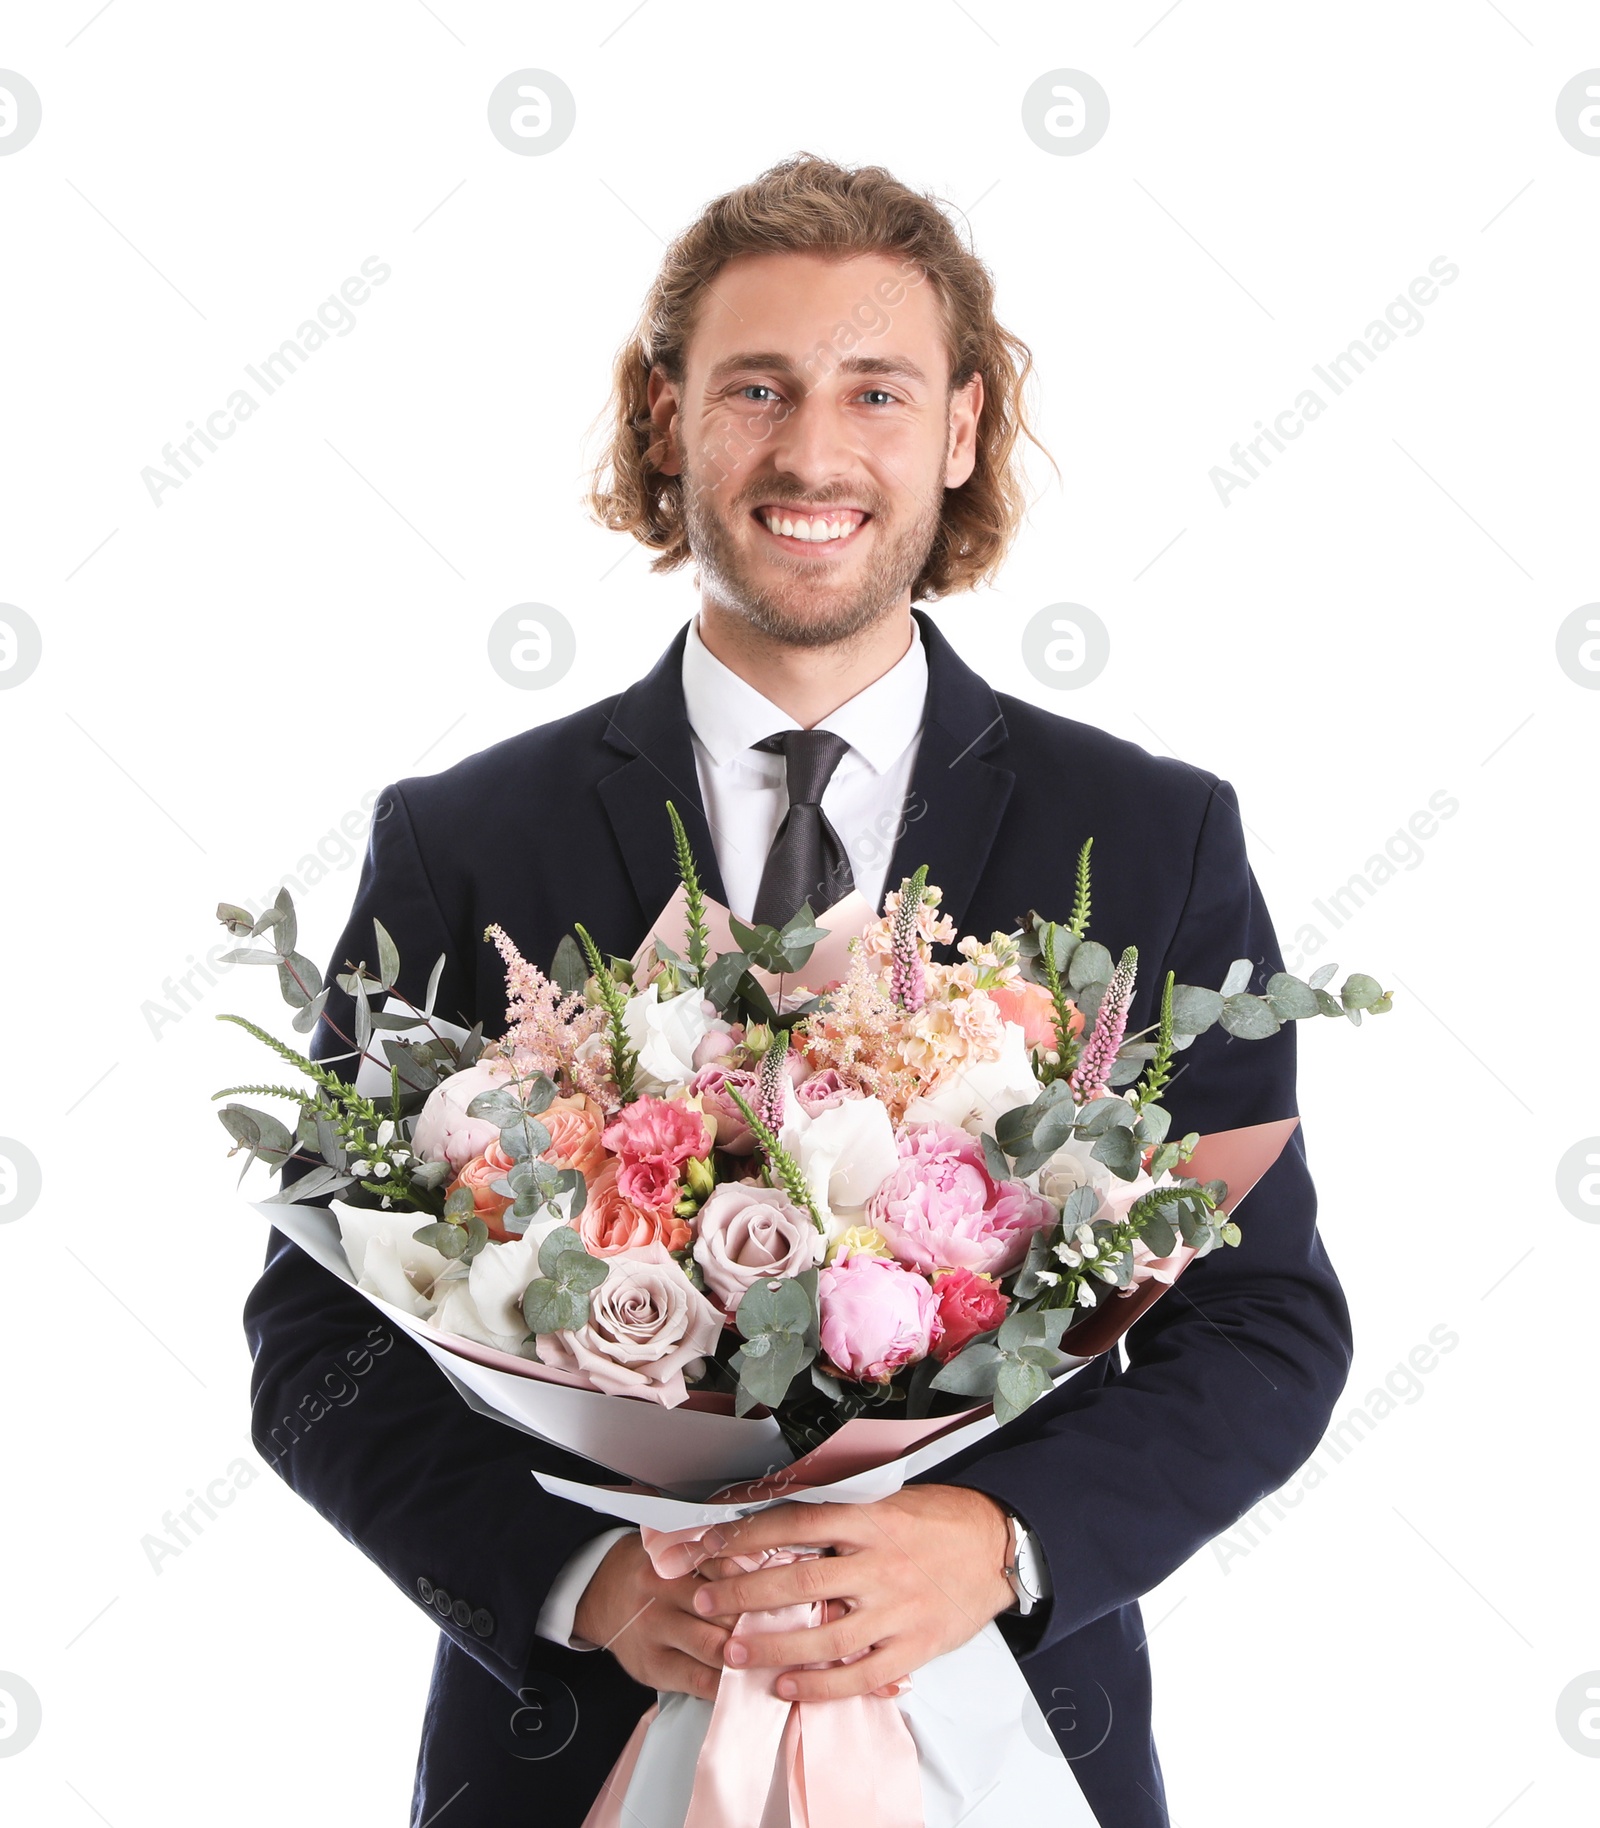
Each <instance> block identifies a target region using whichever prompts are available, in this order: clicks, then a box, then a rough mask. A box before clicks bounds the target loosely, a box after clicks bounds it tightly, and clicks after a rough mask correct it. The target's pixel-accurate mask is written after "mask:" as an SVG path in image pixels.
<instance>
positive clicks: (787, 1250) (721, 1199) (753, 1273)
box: [694, 1181, 818, 1315]
mask: <svg viewBox="0 0 1600 1828" xmlns="http://www.w3.org/2000/svg"><path fill="white" fill-rule="evenodd" d="M695 1229H696V1231H697V1232H698V1233H699V1235H698V1237H697V1238H696V1239H695V1245H694V1260H695V1262H696V1263H698V1264H699V1265H700V1271H701V1274H702V1275H703V1276H704V1277H705V1280H706V1293H707V1294H708V1295H710V1296H711V1298H712V1299H713V1300H714V1301H717V1302H720V1303H721V1305H722V1307H723V1309H724V1310H725V1311H726V1312H727V1313H728V1314H730V1315H731V1314H732V1313H733V1312H734V1310H735V1309H736V1308H737V1307H738V1305H739V1303H740V1301H741V1300H742V1299H743V1297H744V1292H745V1290H746V1289H747V1288H749V1287H750V1285H751V1283H753V1282H759V1281H761V1280H762V1278H763V1277H768V1276H798V1275H799V1274H800V1272H801V1271H802V1270H806V1269H810V1267H811V1265H812V1262H813V1256H812V1252H813V1250H814V1248H815V1242H816V1239H817V1237H818V1232H817V1228H816V1226H815V1225H814V1224H813V1223H812V1219H811V1214H810V1213H809V1212H802V1211H801V1210H800V1208H799V1207H798V1206H796V1205H795V1203H794V1202H793V1201H792V1200H791V1199H790V1198H789V1196H788V1194H786V1193H785V1192H783V1191H782V1189H781V1188H778V1187H751V1186H746V1185H745V1184H744V1183H743V1182H742V1181H724V1182H723V1183H722V1185H721V1186H720V1187H717V1188H716V1189H714V1190H713V1192H712V1194H711V1197H710V1198H709V1199H708V1200H707V1201H706V1203H705V1204H704V1205H703V1206H702V1207H701V1208H700V1211H699V1214H698V1216H697V1217H696V1220H695Z"/></svg>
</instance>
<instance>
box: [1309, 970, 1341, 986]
mask: <svg viewBox="0 0 1600 1828" xmlns="http://www.w3.org/2000/svg"><path fill="white" fill-rule="evenodd" d="M1338 969H1339V967H1338V966H1337V965H1335V964H1327V965H1318V966H1317V968H1316V970H1315V971H1313V972H1312V974H1311V975H1310V977H1308V978H1307V979H1306V982H1307V983H1308V984H1309V985H1310V986H1311V988H1312V989H1313V990H1320V989H1321V988H1322V986H1323V985H1324V984H1326V983H1327V981H1328V979H1329V978H1331V977H1332V976H1333V974H1334V972H1336V971H1337V970H1338Z"/></svg>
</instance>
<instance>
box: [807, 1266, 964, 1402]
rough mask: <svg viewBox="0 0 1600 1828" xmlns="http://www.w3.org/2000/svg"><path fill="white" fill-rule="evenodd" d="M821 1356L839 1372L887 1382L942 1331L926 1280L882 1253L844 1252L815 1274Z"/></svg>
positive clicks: (925, 1353)
mask: <svg viewBox="0 0 1600 1828" xmlns="http://www.w3.org/2000/svg"><path fill="white" fill-rule="evenodd" d="M817 1301H818V1305H819V1308H820V1311H821V1330H820V1334H819V1338H820V1341H821V1345H822V1351H823V1355H824V1356H825V1357H826V1359H827V1360H828V1362H829V1364H831V1365H832V1366H833V1367H834V1369H835V1370H836V1371H838V1372H839V1374H840V1375H841V1376H842V1377H848V1378H852V1379H855V1380H857V1381H859V1382H862V1383H887V1382H888V1380H889V1379H890V1378H891V1377H893V1376H894V1374H895V1372H896V1371H898V1370H899V1369H900V1368H901V1366H903V1365H914V1364H915V1363H916V1362H917V1361H918V1359H922V1358H926V1357H927V1356H928V1353H929V1352H930V1351H931V1350H932V1348H933V1347H934V1346H935V1345H936V1344H937V1343H938V1341H939V1337H940V1334H941V1333H942V1331H943V1327H942V1324H941V1322H940V1319H939V1304H938V1303H937V1302H936V1301H935V1300H934V1297H933V1290H932V1289H931V1288H929V1286H928V1284H927V1281H926V1280H925V1279H924V1278H923V1277H921V1276H918V1275H914V1274H913V1273H912V1272H911V1271H910V1270H907V1269H902V1268H901V1267H900V1265H899V1264H898V1263H891V1262H889V1260H888V1259H887V1258H885V1257H868V1256H846V1257H842V1258H840V1259H839V1261H837V1262H835V1263H831V1264H829V1265H828V1267H827V1268H825V1269H823V1270H820V1271H819V1272H818V1274H817Z"/></svg>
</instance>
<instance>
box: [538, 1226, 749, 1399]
mask: <svg viewBox="0 0 1600 1828" xmlns="http://www.w3.org/2000/svg"><path fill="white" fill-rule="evenodd" d="M606 1262H607V1266H608V1268H607V1275H606V1279H605V1281H604V1282H602V1283H601V1284H600V1286H599V1287H598V1288H597V1289H596V1290H595V1291H594V1292H593V1294H592V1295H590V1297H589V1318H588V1320H587V1321H586V1322H585V1324H584V1325H583V1326H581V1327H577V1328H574V1329H573V1330H571V1331H569V1332H562V1333H541V1334H540V1335H539V1337H538V1350H539V1357H540V1359H541V1361H542V1362H543V1363H545V1364H547V1365H553V1366H554V1367H555V1368H556V1369H557V1370H558V1371H578V1372H581V1373H582V1374H583V1375H584V1376H585V1377H587V1378H588V1380H589V1381H590V1383H592V1384H593V1385H594V1387H595V1388H596V1389H597V1390H606V1391H609V1392H611V1394H612V1395H614V1396H648V1397H651V1398H653V1399H654V1400H655V1401H656V1402H658V1403H661V1404H664V1405H665V1406H666V1407H667V1408H668V1409H672V1408H675V1407H676V1406H677V1405H678V1404H679V1403H681V1402H683V1401H684V1399H685V1398H686V1397H687V1396H688V1394H689V1392H688V1390H687V1388H686V1387H685V1384H684V1377H685V1375H690V1376H693V1375H697V1374H698V1371H699V1368H700V1367H699V1361H700V1360H701V1359H703V1358H706V1357H709V1355H710V1354H711V1353H712V1352H714V1351H715V1350H716V1346H717V1341H718V1340H719V1339H720V1338H721V1337H722V1316H721V1314H720V1313H718V1311H717V1310H716V1308H714V1307H713V1306H712V1304H711V1303H710V1302H709V1301H707V1300H706V1298H705V1296H704V1295H702V1294H701V1293H700V1291H699V1290H698V1289H697V1288H696V1287H695V1286H694V1284H693V1283H692V1282H691V1281H690V1280H689V1278H688V1277H687V1276H686V1275H685V1274H684V1273H683V1270H682V1268H681V1267H680V1266H679V1265H678V1264H677V1263H676V1262H674V1261H673V1258H672V1256H671V1254H670V1253H669V1252H668V1250H667V1248H666V1246H665V1245H664V1244H660V1243H651V1244H646V1245H642V1246H641V1247H640V1248H638V1249H637V1250H630V1251H625V1252H623V1253H622V1254H621V1255H620V1256H615V1257H610V1258H607V1259H606Z"/></svg>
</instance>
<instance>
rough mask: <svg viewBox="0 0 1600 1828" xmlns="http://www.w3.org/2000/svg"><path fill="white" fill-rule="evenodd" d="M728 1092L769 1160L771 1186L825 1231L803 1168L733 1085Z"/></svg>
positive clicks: (768, 1173)
mask: <svg viewBox="0 0 1600 1828" xmlns="http://www.w3.org/2000/svg"><path fill="white" fill-rule="evenodd" d="M725 1090H726V1091H727V1094H728V1096H729V1097H730V1098H731V1099H732V1100H733V1102H734V1103H735V1104H736V1105H737V1106H738V1107H739V1114H740V1116H741V1117H743V1118H744V1120H745V1122H746V1123H747V1124H749V1126H750V1128H751V1131H752V1132H753V1134H754V1136H755V1139H756V1142H757V1143H758V1144H759V1145H760V1148H761V1153H762V1154H763V1155H764V1156H765V1157H766V1162H767V1180H768V1182H769V1184H771V1185H772V1186H775V1187H781V1188H782V1189H783V1190H784V1192H785V1193H787V1194H788V1196H789V1198H790V1199H791V1200H793V1201H794V1203H795V1205H797V1206H798V1207H800V1208H801V1210H802V1211H804V1212H809V1213H810V1214H811V1222H812V1224H813V1225H815V1226H816V1228H817V1230H818V1231H821V1230H823V1229H824V1228H823V1223H822V1214H821V1213H820V1212H818V1211H817V1202H816V1201H815V1199H813V1197H812V1194H811V1189H810V1187H809V1186H808V1185H807V1183H806V1177H805V1176H804V1175H803V1174H802V1173H801V1172H800V1164H799V1163H798V1162H797V1161H796V1160H795V1159H794V1157H793V1156H792V1155H791V1154H790V1153H789V1151H788V1150H787V1149H786V1148H784V1146H783V1144H782V1143H781V1142H779V1141H778V1139H777V1137H776V1136H774V1135H773V1133H772V1132H771V1131H770V1130H769V1129H768V1128H767V1126H766V1125H765V1124H764V1123H763V1122H762V1121H761V1119H760V1118H759V1117H757V1116H756V1114H755V1112H754V1111H753V1110H752V1109H751V1108H750V1106H749V1104H748V1103H747V1102H746V1100H745V1098H744V1095H743V1094H742V1093H741V1092H740V1091H739V1089H738V1087H737V1086H733V1085H730V1086H727V1087H726V1088H725Z"/></svg>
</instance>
